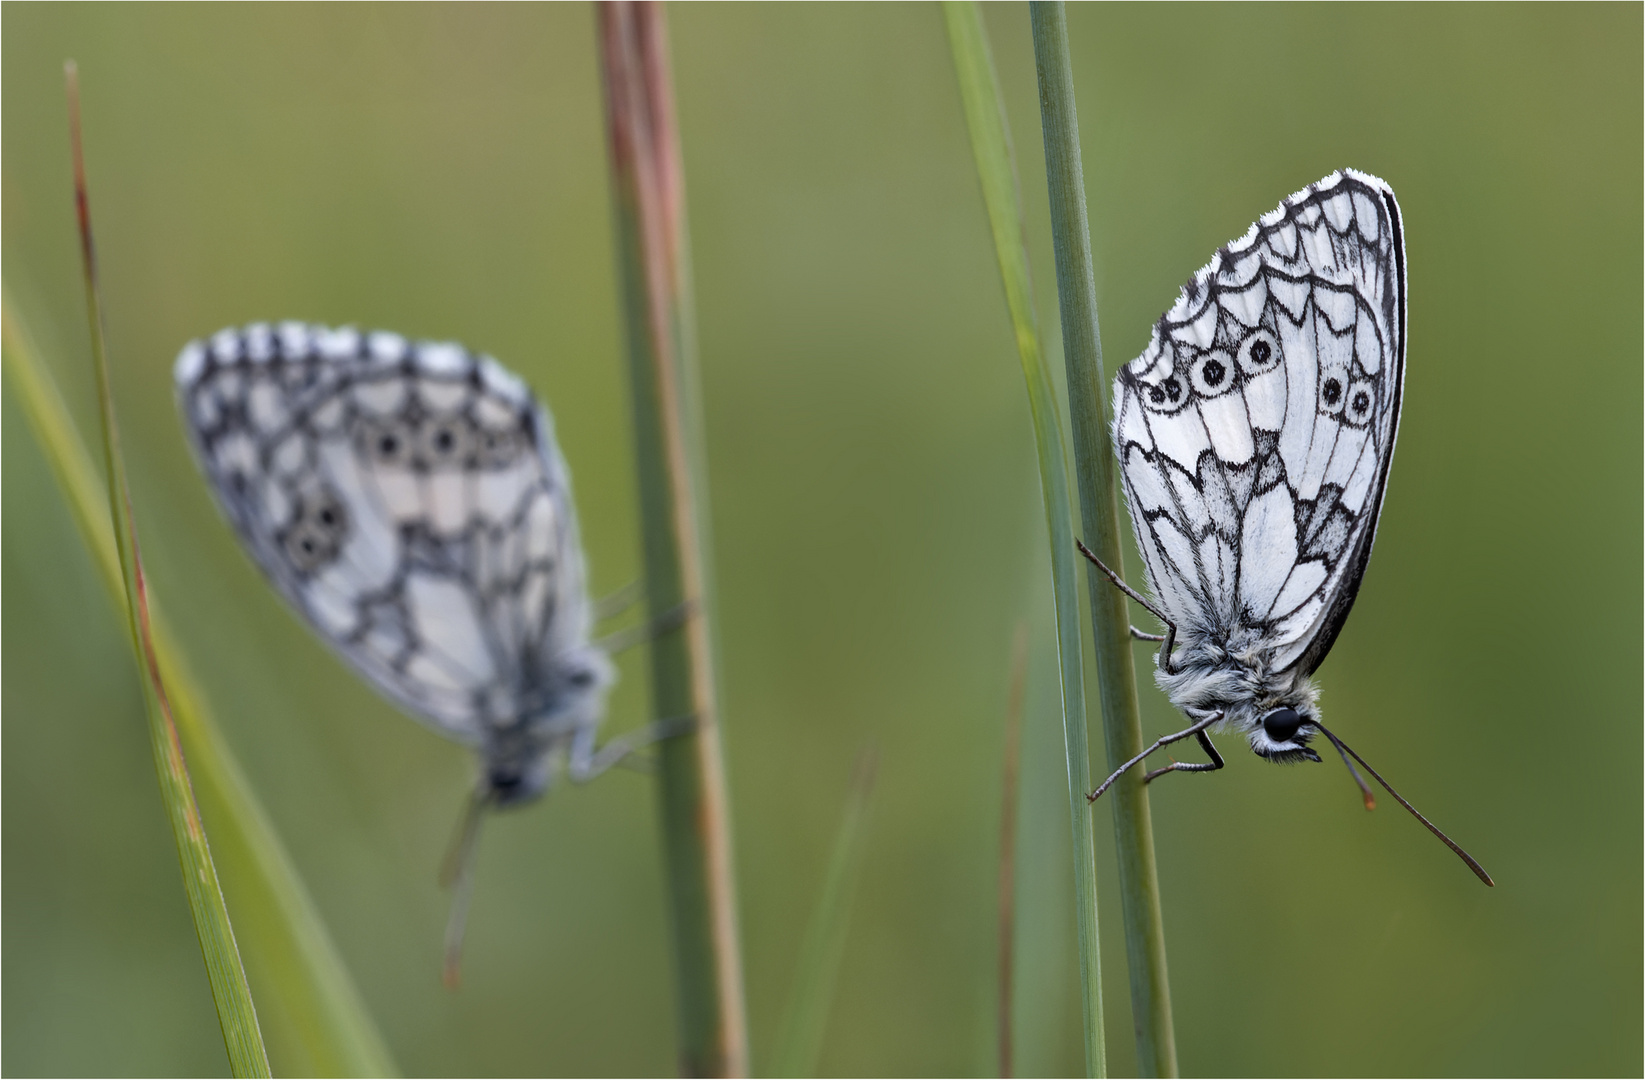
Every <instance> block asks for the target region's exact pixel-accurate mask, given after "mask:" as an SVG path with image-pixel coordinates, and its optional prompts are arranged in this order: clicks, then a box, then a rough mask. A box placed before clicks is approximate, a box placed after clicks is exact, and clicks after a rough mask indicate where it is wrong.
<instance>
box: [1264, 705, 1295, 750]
mask: <svg viewBox="0 0 1645 1080" xmlns="http://www.w3.org/2000/svg"><path fill="white" fill-rule="evenodd" d="M1301 729H1302V717H1301V715H1299V714H1298V713H1297V711H1296V710H1295V709H1275V710H1274V711H1273V712H1271V713H1269V714H1268V715H1267V716H1264V717H1263V718H1262V730H1263V731H1264V732H1266V733H1267V735H1268V737H1269V738H1270V739H1272V740H1273V741H1274V742H1277V743H1282V742H1290V741H1291V740H1292V739H1293V738H1295V737H1296V734H1297V732H1298V731H1300V730H1301Z"/></svg>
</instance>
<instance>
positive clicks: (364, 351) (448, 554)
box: [175, 322, 612, 806]
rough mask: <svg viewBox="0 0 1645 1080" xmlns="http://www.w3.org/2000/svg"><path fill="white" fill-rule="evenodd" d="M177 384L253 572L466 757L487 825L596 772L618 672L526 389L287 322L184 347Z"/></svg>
mask: <svg viewBox="0 0 1645 1080" xmlns="http://www.w3.org/2000/svg"><path fill="white" fill-rule="evenodd" d="M175 377H176V387H177V395H178V403H179V407H180V408H181V410H182V413H183V416H184V419H185V427H186V428H187V430H188V433H189V441H190V444H191V446H192V447H193V450H194V453H195V457H196V459H197V461H198V462H199V464H200V467H201V469H202V471H203V472H204V473H205V475H206V477H207V478H208V480H209V481H210V484H211V488H212V491H213V494H214V495H215V496H216V498H217V502H218V505H219V506H220V507H221V509H222V510H223V512H224V514H225V515H226V516H227V517H228V519H229V521H230V522H231V523H232V524H233V525H234V527H235V530H236V531H237V532H238V533H239V535H240V538H241V540H242V541H243V542H244V544H245V546H246V548H247V550H248V551H249V552H250V553H251V555H252V557H253V559H254V560H255V561H256V563H257V564H258V566H259V567H260V568H261V569H262V571H263V572H264V574H265V575H266V576H267V577H268V578H269V580H270V581H271V582H272V583H273V584H274V586H275V588H276V589H277V590H278V591H279V592H280V593H281V595H283V596H284V597H285V598H286V600H287V601H289V602H290V603H291V605H292V606H293V607H294V608H295V609H296V610H297V612H298V613H299V614H300V615H301V616H302V617H303V618H304V619H305V620H306V621H307V622H308V623H309V625H310V626H311V627H312V628H313V629H314V630H315V632H316V633H317V634H318V635H319V636H320V637H321V638H322V639H323V640H324V641H325V642H326V643H327V645H329V646H330V647H331V648H332V649H333V650H334V651H336V652H337V653H338V654H339V655H341V656H342V657H343V658H344V659H345V660H346V661H348V663H349V664H350V665H351V666H353V667H354V668H355V669H356V670H357V671H359V672H360V674H361V675H363V676H364V677H365V678H366V680H367V681H368V682H370V683H371V684H372V685H373V686H375V687H376V688H377V689H378V690H380V691H381V692H382V693H384V694H385V695H386V696H387V697H389V698H390V699H391V700H393V701H395V702H396V703H397V704H399V705H401V706H402V707H403V708H404V709H405V710H406V711H407V712H409V713H410V714H411V715H412V716H414V717H416V718H417V719H418V720H420V721H422V722H423V723H425V724H427V725H429V726H430V727H432V728H434V729H435V730H436V731H438V732H439V733H441V734H442V735H445V736H447V737H449V738H452V739H455V740H457V741H458V742H461V743H463V744H464V745H467V746H470V747H472V748H473V749H475V750H476V751H477V752H478V753H479V756H480V759H481V764H482V779H481V792H482V795H483V796H484V798H485V800H486V801H487V802H488V803H489V804H490V805H494V806H506V805H510V804H514V803H521V802H526V801H529V800H530V799H532V798H534V797H536V796H537V795H539V794H541V792H542V791H543V790H544V789H545V788H546V787H547V786H548V784H549V781H550V778H551V777H550V774H551V765H552V764H553V763H554V761H555V760H557V759H558V758H560V757H566V758H568V759H569V764H570V767H571V770H572V773H573V776H574V777H575V776H576V775H577V774H578V773H579V772H580V771H586V770H587V768H588V767H589V762H590V761H591V759H592V754H593V746H594V735H595V731H596V728H597V727H598V725H599V722H600V719H601V716H602V714H603V712H604V701H605V694H606V691H607V688H608V687H609V685H610V684H611V682H612V668H611V664H610V662H609V660H608V659H607V657H606V656H605V654H604V653H603V652H602V651H601V650H600V649H599V648H597V647H596V646H595V645H593V644H591V643H590V640H589V632H590V625H591V614H590V604H589V601H588V597H587V593H586V588H585V584H584V582H585V569H584V565H583V557H582V548H581V543H580V541H579V538H578V534H577V520H576V512H575V509H574V506H573V504H572V500H571V489H570V479H569V473H568V471H567V469H566V466H565V463H564V461H563V459H562V458H561V456H560V452H559V449H558V447H557V446H556V444H555V441H554V435H553V426H552V422H551V421H550V419H549V416H548V414H547V412H546V411H545V410H544V409H542V408H541V407H540V406H539V405H538V404H537V402H536V401H535V399H534V398H533V396H532V395H531V393H530V391H529V390H527V389H526V387H525V386H524V384H523V383H521V382H520V381H519V380H518V379H517V378H515V377H514V376H513V375H511V374H510V373H509V372H507V371H506V370H505V369H504V368H502V366H501V365H499V364H498V363H497V362H496V361H494V360H492V359H490V358H489V357H476V356H474V355H473V354H471V353H469V352H468V351H467V350H465V349H463V348H462V347H460V346H457V345H452V344H443V343H433V342H419V343H409V342H407V341H405V339H403V338H401V337H399V336H398V335H394V334H387V333H381V332H378V333H370V334H362V333H360V332H357V331H355V330H353V329H351V328H344V329H337V330H333V329H329V328H326V327H323V326H312V325H307V324H303V323H296V322H287V323H281V324H279V325H278V326H270V325H268V324H253V325H251V326H248V327H246V328H244V329H243V330H237V329H230V330H224V331H222V332H221V333H219V334H217V335H215V336H214V337H213V338H211V339H210V340H209V341H202V342H194V343H191V344H190V345H189V346H187V347H186V348H185V349H184V350H183V352H182V354H181V355H180V356H179V358H178V361H177V365H176V370H175Z"/></svg>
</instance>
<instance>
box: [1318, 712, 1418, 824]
mask: <svg viewBox="0 0 1645 1080" xmlns="http://www.w3.org/2000/svg"><path fill="white" fill-rule="evenodd" d="M1314 726H1315V727H1319V725H1318V724H1315V725H1314ZM1319 729H1320V730H1321V731H1325V729H1324V728H1319ZM1325 735H1326V737H1327V738H1329V739H1330V740H1331V745H1332V746H1334V747H1336V748H1337V753H1338V754H1341V755H1342V763H1343V764H1344V765H1346V766H1348V775H1350V776H1352V777H1353V778H1354V783H1356V784H1358V785H1359V793H1360V794H1361V795H1363V796H1365V809H1367V810H1375V809H1376V808H1377V797H1376V796H1375V795H1373V794H1371V785H1369V784H1367V783H1366V782H1365V777H1363V776H1361V775H1360V774H1359V770H1358V769H1356V768H1354V759H1353V758H1351V757H1349V756H1348V751H1347V750H1346V749H1345V748H1344V747H1343V745H1342V744H1341V743H1339V742H1337V737H1336V736H1335V735H1332V734H1331V733H1330V732H1329V731H1325ZM1365 767H1366V768H1367V769H1369V768H1370V766H1369V765H1367V766H1365ZM1377 779H1379V780H1380V779H1382V778H1381V777H1380V776H1379V777H1377ZM1394 798H1396V799H1397V798H1399V796H1398V795H1396V796H1394ZM1401 801H1402V802H1403V801H1404V800H1401ZM1411 812H1412V813H1413V814H1414V813H1416V811H1414V810H1413V811H1411ZM1430 827H1431V826H1430Z"/></svg>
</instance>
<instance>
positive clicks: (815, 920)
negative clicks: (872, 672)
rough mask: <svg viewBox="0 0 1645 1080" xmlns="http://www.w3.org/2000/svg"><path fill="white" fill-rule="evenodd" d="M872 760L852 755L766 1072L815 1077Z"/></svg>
mask: <svg viewBox="0 0 1645 1080" xmlns="http://www.w3.org/2000/svg"><path fill="white" fill-rule="evenodd" d="M875 768H876V758H875V755H874V753H873V751H871V750H870V751H866V752H864V753H863V755H862V756H861V757H859V758H858V759H857V767H856V770H855V772H854V774H853V775H852V777H851V790H850V793H849V794H848V795H847V796H846V800H845V813H844V814H843V815H841V817H840V829H839V832H838V833H836V834H835V837H834V852H833V854H832V855H831V856H830V857H829V860H828V872H827V874H826V875H825V876H824V878H823V887H822V893H821V894H820V895H819V896H818V897H817V906H816V908H815V909H814V910H813V911H812V913H811V921H810V923H809V924H808V925H807V926H806V928H805V937H804V938H803V939H801V941H800V958H799V963H798V964H797V965H796V966H795V969H794V988H793V990H792V992H791V993H790V995H789V1000H788V1008H787V1009H786V1010H784V1012H783V1018H782V1026H781V1027H779V1028H778V1029H777V1045H776V1050H775V1052H774V1053H773V1054H772V1058H771V1075H772V1076H815V1075H817V1059H818V1058H819V1057H820V1056H821V1055H822V1045H823V1034H824V1032H825V1031H826V1030H827V1027H828V1009H829V1006H830V1005H831V1004H832V1003H833V1000H834V985H835V983H836V982H837V981H838V977H839V973H840V960H841V958H842V957H844V955H845V939H846V932H847V931H848V930H849V928H850V925H851V901H852V898H853V897H855V896H856V894H857V881H858V879H859V878H860V877H861V872H862V856H863V851H864V849H865V847H866V845H865V844H864V843H863V841H864V839H865V838H866V835H867V822H868V808H869V801H870V799H871V798H872V796H873V794H874V773H875Z"/></svg>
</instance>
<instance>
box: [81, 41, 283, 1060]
mask: <svg viewBox="0 0 1645 1080" xmlns="http://www.w3.org/2000/svg"><path fill="white" fill-rule="evenodd" d="M64 75H65V77H66V80H67V84H68V104H69V145H70V148H71V150H72V151H73V155H74V201H75V209H76V211H77V216H78V219H79V224H80V254H81V257H82V267H83V269H84V272H85V286H86V315H87V320H88V322H89V323H90V328H91V352H92V363H93V365H94V367H95V373H96V379H97V400H98V405H99V417H100V419H101V421H102V428H103V464H104V468H105V470H106V472H105V478H106V480H107V481H108V503H109V517H110V519H111V521H112V522H113V525H114V530H113V531H114V540H115V544H116V547H117V550H118V552H119V556H120V572H121V579H122V581H123V582H124V586H125V594H126V615H127V624H128V626H129V628H130V631H131V643H132V650H133V651H134V652H135V653H136V655H137V660H138V668H139V670H140V676H139V681H140V682H141V683H142V686H143V697H144V700H145V702H146V703H147V705H148V710H147V711H148V718H149V739H150V743H151V745H152V748H153V751H154V765H155V771H156V773H157V774H158V776H159V780H160V798H161V801H162V802H163V803H164V805H165V808H166V816H167V818H168V819H169V820H170V822H171V830H172V836H173V838H174V839H175V840H176V843H177V856H178V860H179V862H180V863H181V864H182V870H183V891H184V893H185V894H186V895H187V896H188V903H189V910H190V912H191V913H192V914H193V916H194V930H195V933H196V935H197V936H198V937H199V939H200V951H201V953H202V954H203V956H204V958H205V964H206V977H207V979H208V980H209V981H210V983H211V996H212V999H213V1000H214V1001H215V1002H216V1004H217V1020H218V1023H219V1024H220V1025H221V1026H222V1029H223V1045H224V1047H225V1048H226V1049H227V1051H228V1060H229V1068H230V1070H231V1071H232V1072H233V1073H234V1075H235V1076H269V1075H271V1074H270V1072H269V1066H268V1051H267V1050H266V1049H265V1048H264V1046H263V1033H262V1029H261V1028H260V1027H259V1026H258V1024H257V1009H256V1006H255V1005H254V1004H253V1002H252V1000H251V987H250V985H249V984H248V983H247V982H246V972H245V968H244V966H243V965H242V964H241V961H240V950H239V947H238V946H237V945H236V944H235V941H234V928H233V926H232V925H230V923H229V916H228V904H227V903H226V902H225V901H224V899H223V890H222V887H221V885H219V883H218V880H217V868H216V866H215V865H214V864H213V862H212V858H211V847H210V845H209V844H208V843H207V840H206V831H205V826H204V824H203V823H202V821H201V819H200V807H199V804H198V803H197V802H196V801H195V797H194V784H193V781H192V780H191V779H190V778H189V773H188V763H187V761H186V760H185V759H184V756H183V744H182V739H181V738H180V737H179V736H178V733H177V724H176V721H175V719H174V718H173V715H172V708H171V702H170V699H169V697H168V695H167V692H166V686H165V683H164V681H163V679H162V676H161V672H160V666H159V660H158V658H157V656H156V655H155V650H154V639H153V636H152V623H151V621H150V614H149V607H148V595H147V584H146V582H145V580H144V577H143V560H142V555H141V553H140V552H139V551H138V547H137V532H136V522H135V521H134V520H133V518H132V513H131V489H130V486H129V485H128V484H127V482H126V469H125V459H124V457H123V455H122V453H121V449H120V429H119V425H118V424H117V422H116V419H115V414H114V396H113V389H112V387H111V385H110V381H109V367H108V353H107V348H106V345H105V340H106V339H105V334H104V328H103V305H102V296H101V293H100V291H99V288H98V283H97V253H96V245H95V244H94V243H93V240H92V231H91V208H90V200H89V198H88V196H87V185H86V168H85V156H84V154H83V152H82V149H81V142H80V80H79V74H78V72H77V71H76V69H75V66H74V63H73V62H72V61H70V62H69V63H68V64H67V65H66V67H65V71H64Z"/></svg>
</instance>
